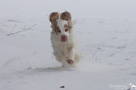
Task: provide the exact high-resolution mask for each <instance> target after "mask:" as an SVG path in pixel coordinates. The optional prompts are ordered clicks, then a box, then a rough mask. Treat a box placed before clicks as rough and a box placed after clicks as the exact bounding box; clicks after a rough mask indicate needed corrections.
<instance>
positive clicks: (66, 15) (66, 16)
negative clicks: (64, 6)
mask: <svg viewBox="0 0 136 90" xmlns="http://www.w3.org/2000/svg"><path fill="white" fill-rule="evenodd" d="M61 19H63V20H67V21H71V14H70V13H69V12H68V11H65V12H63V13H62V14H61Z"/></svg>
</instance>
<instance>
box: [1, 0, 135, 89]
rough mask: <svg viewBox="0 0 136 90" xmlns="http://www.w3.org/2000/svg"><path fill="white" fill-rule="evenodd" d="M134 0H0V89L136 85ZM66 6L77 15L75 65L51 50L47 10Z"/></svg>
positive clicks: (125, 87)
mask: <svg viewBox="0 0 136 90" xmlns="http://www.w3.org/2000/svg"><path fill="white" fill-rule="evenodd" d="M135 4H136V1H135V0H82V1H81V0H78V1H77V0H74V1H73V0H68V1H64V0H59V1H56V0H48V1H47V0H3V1H2V0H1V1H0V12H1V15H0V90H63V89H64V90H127V89H128V88H130V87H129V84H130V83H133V85H136V60H135V59H136V30H135V29H136V12H135V10H136V5H135ZM65 10H68V11H69V12H71V14H72V19H73V20H77V24H76V25H75V26H74V33H75V36H76V38H77V40H78V43H79V44H78V45H79V46H80V49H81V51H82V53H83V55H84V58H83V59H82V60H81V61H80V62H79V64H78V65H77V67H76V68H63V67H61V64H60V63H58V62H57V61H56V60H55V58H54V56H53V55H52V47H51V43H50V32H51V28H50V22H49V20H48V16H49V14H50V13H51V12H53V11H59V12H63V11H65ZM33 25H35V26H34V27H32V28H31V29H29V30H28V31H24V32H21V33H18V34H13V35H9V34H11V33H15V32H18V31H22V30H24V29H27V28H30V27H31V26H33ZM61 86H64V88H60V87H61ZM131 90H135V89H131Z"/></svg>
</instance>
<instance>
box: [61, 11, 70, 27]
mask: <svg viewBox="0 0 136 90" xmlns="http://www.w3.org/2000/svg"><path fill="white" fill-rule="evenodd" d="M60 18H61V19H63V20H66V21H68V25H69V26H70V27H71V28H72V22H71V19H72V18H71V14H70V13H69V12H68V11H65V12H63V13H62V14H61V16H60Z"/></svg>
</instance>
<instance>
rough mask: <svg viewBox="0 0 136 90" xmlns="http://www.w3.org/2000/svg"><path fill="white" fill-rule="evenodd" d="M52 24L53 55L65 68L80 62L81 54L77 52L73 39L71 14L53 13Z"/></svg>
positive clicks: (50, 18) (51, 15)
mask: <svg viewBox="0 0 136 90" xmlns="http://www.w3.org/2000/svg"><path fill="white" fill-rule="evenodd" d="M49 20H50V22H51V28H52V31H51V44H52V47H53V50H54V51H53V54H54V56H55V57H56V59H57V60H58V61H59V62H61V63H62V65H63V66H72V67H74V66H75V64H76V63H77V62H78V61H79V60H80V58H81V53H79V51H78V50H77V47H76V45H75V41H74V37H73V32H72V28H73V22H72V21H71V14H70V13H69V12H67V11H65V12H63V13H61V14H60V13H58V12H53V13H51V14H50V17H49Z"/></svg>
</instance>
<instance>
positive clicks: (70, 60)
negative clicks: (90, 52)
mask: <svg viewBox="0 0 136 90" xmlns="http://www.w3.org/2000/svg"><path fill="white" fill-rule="evenodd" d="M74 59H75V50H74V48H71V49H70V50H69V57H68V60H67V62H68V64H73V63H74Z"/></svg>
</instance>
